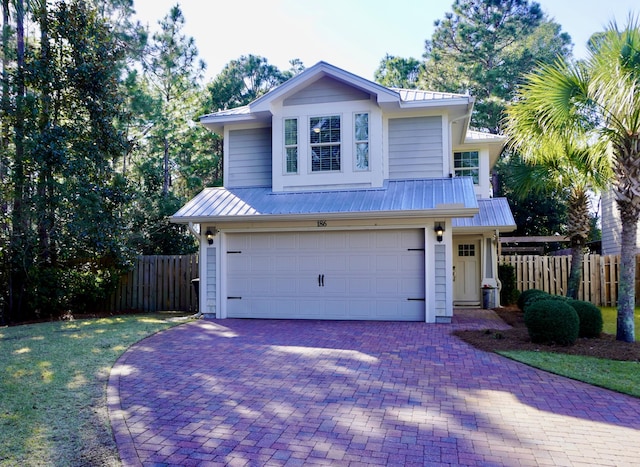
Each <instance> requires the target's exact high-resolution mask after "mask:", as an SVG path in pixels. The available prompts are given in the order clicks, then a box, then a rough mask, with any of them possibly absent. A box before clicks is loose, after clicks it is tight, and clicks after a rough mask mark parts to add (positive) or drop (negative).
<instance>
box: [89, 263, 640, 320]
mask: <svg viewBox="0 0 640 467" xmlns="http://www.w3.org/2000/svg"><path fill="white" fill-rule="evenodd" d="M498 261H499V263H500V264H510V265H512V266H513V267H514V269H515V273H516V287H517V289H518V290H520V291H523V290H528V289H540V290H544V291H545V292H549V293H552V294H558V295H565V294H566V291H567V282H568V279H569V268H570V266H571V257H570V256H535V255H513V256H500V257H499V258H498ZM619 271H620V257H619V256H601V255H585V257H584V263H583V268H582V283H581V285H580V290H579V292H578V297H579V298H580V299H581V300H586V301H589V302H591V303H593V304H595V305H598V306H616V304H617V301H618V277H619ZM639 275H640V256H637V257H636V303H638V302H639V300H638V296H639V295H640V278H639ZM197 277H199V269H198V255H184V256H140V257H138V258H137V259H136V261H135V263H134V267H133V269H132V270H131V271H129V273H127V274H125V275H123V276H122V277H121V278H120V283H119V284H118V288H117V289H116V291H115V292H114V293H113V295H112V296H111V298H110V299H109V300H108V301H107V302H106V303H104V306H103V307H102V308H103V311H112V312H119V311H127V310H137V311H146V312H156V311H168V310H171V311H185V312H195V311H197V309H198V300H197V298H196V294H195V290H194V288H193V285H192V284H191V281H192V280H193V279H195V278H197Z"/></svg>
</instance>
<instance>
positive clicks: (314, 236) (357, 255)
mask: <svg viewBox="0 0 640 467" xmlns="http://www.w3.org/2000/svg"><path fill="white" fill-rule="evenodd" d="M226 255H227V277H228V280H227V316H228V317H230V318H287V319H345V320H393V321H423V320H424V319H425V314H424V313H425V311H424V308H425V303H424V298H425V284H424V233H423V231H422V230H418V229H415V230H413V229H412V230H381V231H348V232H344V231H341V232H291V233H250V234H229V235H228V236H227V251H226Z"/></svg>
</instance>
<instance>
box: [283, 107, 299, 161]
mask: <svg viewBox="0 0 640 467" xmlns="http://www.w3.org/2000/svg"><path fill="white" fill-rule="evenodd" d="M284 148H285V155H286V160H285V172H286V173H288V174H295V173H298V119H297V118H287V119H285V121H284Z"/></svg>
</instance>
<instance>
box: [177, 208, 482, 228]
mask: <svg viewBox="0 0 640 467" xmlns="http://www.w3.org/2000/svg"><path fill="white" fill-rule="evenodd" d="M478 211H479V209H478V208H457V207H455V206H444V207H441V208H435V209H427V210H422V211H371V212H339V213H310V214H274V215H271V214H254V215H249V216H205V217H178V218H176V217H174V216H171V217H169V222H171V223H173V224H188V223H190V222H191V223H194V224H198V223H200V224H202V223H212V222H215V223H219V222H260V221H264V222H271V221H301V220H317V219H323V220H335V219H359V220H361V219H415V218H439V219H441V218H451V217H473V216H475V215H476V214H478Z"/></svg>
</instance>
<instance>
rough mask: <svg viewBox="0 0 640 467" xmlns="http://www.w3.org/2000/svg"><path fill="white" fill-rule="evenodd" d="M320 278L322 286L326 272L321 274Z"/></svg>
mask: <svg viewBox="0 0 640 467" xmlns="http://www.w3.org/2000/svg"><path fill="white" fill-rule="evenodd" d="M320 279H321V283H322V287H324V274H322V275H321V276H320Z"/></svg>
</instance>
